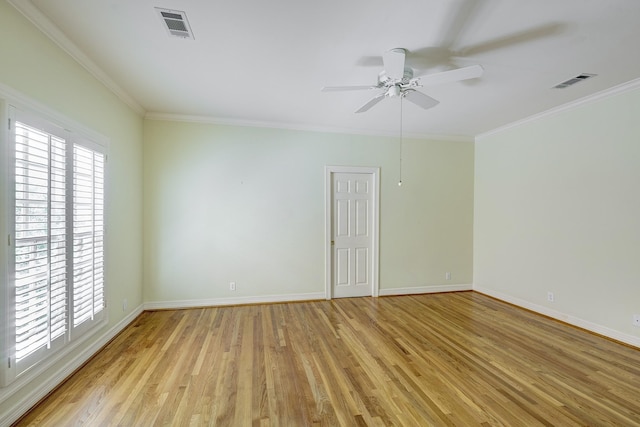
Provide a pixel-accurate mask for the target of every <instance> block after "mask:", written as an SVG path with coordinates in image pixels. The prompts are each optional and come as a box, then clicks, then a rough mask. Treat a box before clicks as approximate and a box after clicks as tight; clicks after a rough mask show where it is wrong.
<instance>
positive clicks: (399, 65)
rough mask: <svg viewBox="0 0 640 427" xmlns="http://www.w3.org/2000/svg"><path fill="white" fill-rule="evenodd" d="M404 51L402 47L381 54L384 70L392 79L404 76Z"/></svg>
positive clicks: (399, 78)
mask: <svg viewBox="0 0 640 427" xmlns="http://www.w3.org/2000/svg"><path fill="white" fill-rule="evenodd" d="M405 56H406V51H405V50H404V49H402V48H396V49H391V50H390V51H387V52H385V53H384V55H383V56H382V61H383V62H384V71H385V72H386V73H387V77H389V78H390V79H392V80H401V79H402V77H404V59H405Z"/></svg>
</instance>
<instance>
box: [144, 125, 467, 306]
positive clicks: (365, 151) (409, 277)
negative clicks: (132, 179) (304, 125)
mask: <svg viewBox="0 0 640 427" xmlns="http://www.w3.org/2000/svg"><path fill="white" fill-rule="evenodd" d="M144 135H145V136H144V140H145V146H144V165H145V166H144V183H145V195H144V196H145V199H144V209H145V214H144V217H145V223H144V227H145V228H144V232H145V261H144V272H145V280H144V283H145V284H144V292H145V300H146V301H150V302H162V301H165V302H171V301H181V300H199V299H200V300H201V299H205V300H206V299H217V298H232V297H233V298H235V297H261V296H271V295H283V296H286V295H296V294H306V293H320V292H324V221H325V220H324V209H325V208H324V203H325V195H324V167H325V166H326V165H349V166H379V167H381V192H380V194H381V195H380V198H381V215H380V218H381V219H380V288H381V289H391V288H403V287H416V286H433V285H444V284H447V285H449V284H471V282H472V252H471V251H472V234H473V231H472V226H473V143H470V142H466V143H465V142H451V141H426V140H407V141H405V143H404V158H405V161H404V178H403V181H404V185H403V186H402V187H401V188H399V187H398V186H397V180H398V164H399V145H398V139H397V138H385V137H373V136H354V135H343V134H331V133H320V132H305V131H294V130H278V129H264V128H252V127H233V126H223V125H213V124H197V123H186V122H170V121H153V120H147V121H146V122H145V130H144ZM446 271H450V272H452V280H451V281H446V282H445V272H446ZM230 281H235V282H236V283H237V290H236V291H235V292H232V291H229V282H230Z"/></svg>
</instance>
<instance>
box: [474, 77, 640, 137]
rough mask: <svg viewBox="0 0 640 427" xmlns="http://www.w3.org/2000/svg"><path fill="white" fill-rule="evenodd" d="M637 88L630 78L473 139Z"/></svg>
mask: <svg viewBox="0 0 640 427" xmlns="http://www.w3.org/2000/svg"><path fill="white" fill-rule="evenodd" d="M638 88H640V78H638V79H634V80H630V81H628V82H626V83H622V84H619V85H617V86H613V87H611V88H609V89H605V90H602V91H600V92H596V93H594V94H592V95H587V96H585V97H584V98H580V99H577V100H575V101H571V102H568V103H566V104H562V105H559V106H557V107H554V108H551V109H549V110H546V111H543V112H541V113H538V114H534V115H532V116H529V117H526V118H524V119H521V120H517V121H515V122H511V123H509V124H507V125H504V126H501V127H499V128H495V129H493V130H490V131H488V132H484V133H481V134H478V135H477V136H476V138H475V141H476V142H480V140H482V139H483V138H486V137H488V136H492V135H496V134H499V133H502V132H504V131H507V130H509V129H512V128H516V127H518V126H521V125H524V124H527V123H531V122H535V121H537V120H540V119H542V118H544V117H548V116H553V115H556V114H559V113H562V112H564V111H568V110H573V109H575V108H578V107H581V106H583V105H588V104H591V103H593V102H596V101H599V100H602V99H606V98H610V97H612V96H616V95H619V94H621V93H625V92H629V91H631V90H635V89H638Z"/></svg>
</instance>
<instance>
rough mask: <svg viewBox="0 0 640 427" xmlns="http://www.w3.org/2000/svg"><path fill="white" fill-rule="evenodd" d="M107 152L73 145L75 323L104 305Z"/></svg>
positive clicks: (85, 318) (98, 310)
mask: <svg viewBox="0 0 640 427" xmlns="http://www.w3.org/2000/svg"><path fill="white" fill-rule="evenodd" d="M103 273H104V155H103V154H102V153H99V152H95V151H92V150H90V149H88V148H86V147H82V146H80V145H77V144H74V147H73V326H74V328H75V327H78V326H79V325H80V324H81V323H83V322H85V321H87V320H93V319H94V318H95V316H96V315H97V314H98V313H100V312H101V311H102V309H103V308H104V274H103Z"/></svg>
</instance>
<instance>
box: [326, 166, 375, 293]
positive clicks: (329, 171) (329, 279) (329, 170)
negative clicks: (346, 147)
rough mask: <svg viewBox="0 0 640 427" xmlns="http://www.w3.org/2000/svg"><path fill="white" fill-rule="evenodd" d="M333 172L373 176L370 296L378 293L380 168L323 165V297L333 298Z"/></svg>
mask: <svg viewBox="0 0 640 427" xmlns="http://www.w3.org/2000/svg"><path fill="white" fill-rule="evenodd" d="M335 173H361V174H369V175H372V177H373V191H372V196H373V206H372V212H371V216H372V224H371V226H372V230H371V252H372V257H371V258H372V260H371V271H370V273H371V288H372V289H371V296H372V297H377V296H378V295H379V277H378V276H379V261H380V259H379V258H380V254H379V243H380V232H379V231H380V168H379V167H363V166H325V167H324V194H325V203H324V218H325V225H324V248H325V255H324V265H325V273H324V282H325V298H326V299H328V300H330V299H332V298H333V265H332V263H333V256H332V255H333V254H332V247H331V246H332V245H331V237H332V236H331V234H332V228H331V221H332V217H333V191H332V187H333V183H332V182H333V174H335Z"/></svg>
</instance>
